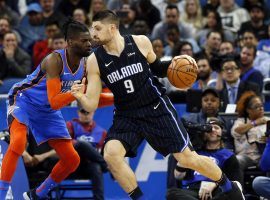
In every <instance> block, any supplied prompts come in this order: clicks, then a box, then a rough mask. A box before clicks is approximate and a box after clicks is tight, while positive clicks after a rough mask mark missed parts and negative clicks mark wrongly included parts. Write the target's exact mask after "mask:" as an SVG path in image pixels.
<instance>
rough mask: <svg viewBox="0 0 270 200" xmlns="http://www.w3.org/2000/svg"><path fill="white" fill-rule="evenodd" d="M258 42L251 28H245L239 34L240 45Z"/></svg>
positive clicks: (251, 44)
mask: <svg viewBox="0 0 270 200" xmlns="http://www.w3.org/2000/svg"><path fill="white" fill-rule="evenodd" d="M257 44H258V38H256V35H255V33H254V32H253V31H251V30H245V31H244V32H243V35H241V36H240V47H243V46H255V47H256V46H257Z"/></svg>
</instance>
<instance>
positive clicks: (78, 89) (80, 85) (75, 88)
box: [71, 78, 86, 99]
mask: <svg viewBox="0 0 270 200" xmlns="http://www.w3.org/2000/svg"><path fill="white" fill-rule="evenodd" d="M85 82H86V78H83V80H82V82H80V81H74V83H73V85H72V86H71V94H72V95H73V96H74V97H75V98H76V99H80V98H81V97H82V96H83V94H84V91H85V87H86V86H85Z"/></svg>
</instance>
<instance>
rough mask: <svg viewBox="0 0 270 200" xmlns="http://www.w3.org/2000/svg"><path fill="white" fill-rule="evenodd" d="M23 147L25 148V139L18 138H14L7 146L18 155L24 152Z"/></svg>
mask: <svg viewBox="0 0 270 200" xmlns="http://www.w3.org/2000/svg"><path fill="white" fill-rule="evenodd" d="M25 147H26V139H22V138H20V137H14V138H13V139H12V141H10V144H9V148H10V149H11V150H12V151H13V152H15V153H16V154H19V155H22V153H23V152H24V150H25Z"/></svg>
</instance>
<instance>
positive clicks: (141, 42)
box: [132, 35, 152, 49]
mask: <svg viewBox="0 0 270 200" xmlns="http://www.w3.org/2000/svg"><path fill="white" fill-rule="evenodd" d="M132 37H133V40H134V42H135V43H136V45H137V46H138V47H139V49H149V47H150V46H151V47H152V44H151V42H150V40H149V38H148V37H147V36H145V35H132Z"/></svg>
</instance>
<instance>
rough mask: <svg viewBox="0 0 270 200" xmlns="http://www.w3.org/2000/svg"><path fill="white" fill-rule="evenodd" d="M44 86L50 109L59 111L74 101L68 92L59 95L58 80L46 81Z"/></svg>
mask: <svg viewBox="0 0 270 200" xmlns="http://www.w3.org/2000/svg"><path fill="white" fill-rule="evenodd" d="M46 84H47V94H48V100H49V103H50V105H51V108H52V109H54V110H59V109H60V108H62V107H64V106H66V105H68V104H70V103H71V102H72V101H74V100H75V97H74V96H73V95H72V94H71V93H70V92H66V93H61V81H60V78H52V79H47V81H46Z"/></svg>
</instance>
